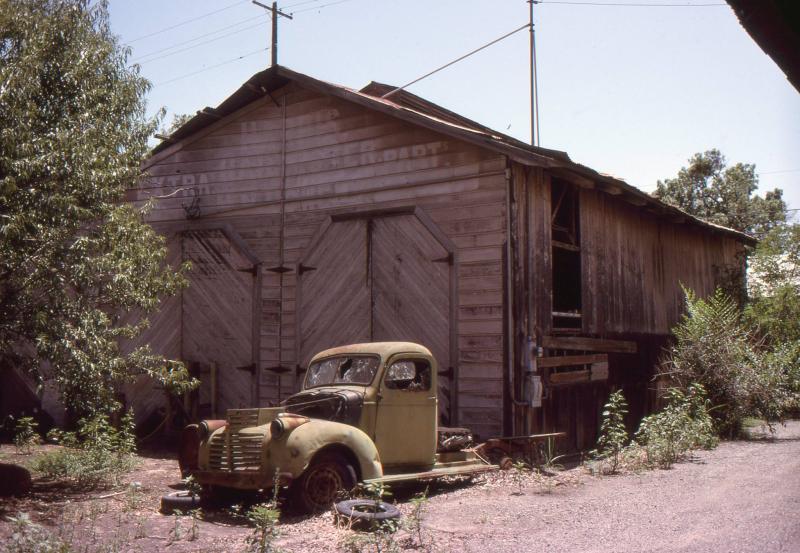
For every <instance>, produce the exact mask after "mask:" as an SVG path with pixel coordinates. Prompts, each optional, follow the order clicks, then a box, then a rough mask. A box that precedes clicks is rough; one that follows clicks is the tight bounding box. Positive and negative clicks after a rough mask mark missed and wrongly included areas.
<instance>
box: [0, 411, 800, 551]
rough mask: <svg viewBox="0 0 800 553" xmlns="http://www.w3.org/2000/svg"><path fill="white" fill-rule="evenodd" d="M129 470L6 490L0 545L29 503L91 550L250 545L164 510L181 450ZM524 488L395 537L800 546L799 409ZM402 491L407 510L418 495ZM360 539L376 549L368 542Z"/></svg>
mask: <svg viewBox="0 0 800 553" xmlns="http://www.w3.org/2000/svg"><path fill="white" fill-rule="evenodd" d="M0 457H6V458H10V459H11V460H12V461H15V462H24V459H25V458H24V457H22V456H19V455H15V454H13V453H11V448H10V447H9V446H3V447H0ZM128 479H129V480H130V481H138V482H141V483H142V485H143V491H144V495H143V496H141V497H139V498H138V499H136V501H133V500H134V499H135V498H133V497H130V496H129V495H128V494H127V493H126V492H124V491H123V492H117V493H111V494H104V493H102V492H90V493H77V494H76V493H72V494H69V493H67V492H66V491H62V490H60V489H59V488H57V487H56V488H51V487H49V486H47V485H46V484H45V483H42V484H37V485H35V487H34V494H33V495H32V496H31V497H29V498H24V499H20V500H6V501H5V502H4V501H2V500H0V551H2V550H4V549H5V548H4V547H3V544H4V543H3V542H4V541H5V540H7V539H8V537H9V534H10V531H11V528H10V525H9V523H8V522H7V521H5V520H3V519H4V518H5V517H6V516H10V515H13V514H15V513H17V512H28V513H30V514H31V516H32V518H33V519H34V520H35V521H37V522H39V523H40V524H42V525H43V526H44V527H45V528H46V529H48V531H50V532H54V533H59V534H60V535H63V534H64V533H65V531H66V533H67V534H70V535H71V536H72V538H73V539H74V540H75V541H76V542H77V544H81V547H79V548H76V550H81V551H89V552H92V553H95V552H98V551H114V552H119V553H122V552H126V553H128V552H146V551H148V552H149V551H169V552H170V553H184V552H196V551H203V552H224V551H229V552H241V551H244V550H245V546H246V544H245V540H246V539H247V536H248V535H249V534H250V533H251V531H252V530H251V528H249V527H248V526H247V525H246V524H245V523H244V522H243V521H241V520H237V519H232V518H231V517H230V516H226V514H225V512H223V511H209V512H206V513H204V514H203V518H202V520H199V521H198V522H197V524H198V528H197V530H198V532H197V536H196V539H194V540H192V539H191V538H189V537H187V530H188V528H189V525H190V523H189V519H188V518H185V519H184V520H183V521H178V519H176V518H174V517H168V516H163V515H160V514H159V513H158V503H159V498H160V496H161V495H162V494H164V493H167V492H169V491H172V490H171V486H174V485H175V484H176V483H177V482H178V470H177V463H176V462H175V461H174V460H172V459H168V458H164V457H163V456H158V455H154V456H150V457H144V458H142V462H141V464H140V466H139V468H138V469H137V470H136V471H135V472H133V473H131V474H130V475H129V477H128ZM521 491H522V493H521V494H520V493H519V492H520V486H519V482H518V481H516V480H515V472H514V471H509V472H504V473H495V474H492V475H488V476H486V477H483V478H482V479H481V480H480V481H478V482H476V483H474V484H472V485H460V486H454V485H450V486H449V487H447V486H444V487H440V488H439V489H437V490H433V491H432V493H431V497H430V499H429V502H428V504H427V508H426V511H425V514H424V516H423V518H422V520H423V528H424V532H423V535H424V539H425V547H424V548H419V547H416V548H415V547H413V546H412V545H411V544H410V543H409V539H408V538H409V535H408V534H404V533H403V532H402V531H401V532H398V533H397V534H396V535H394V537H393V538H392V539H393V542H394V543H393V545H394V546H396V548H397V549H396V550H400V551H403V550H408V551H419V550H424V551H437V552H450V551H467V552H476V553H507V552H525V551H532V552H560V551H564V552H637V553H638V552H667V551H675V552H679V551H681V552H684V551H685V552H688V551H691V552H757V553H772V552H797V553H800V421H792V422H790V423H789V424H788V425H787V426H785V427H778V429H777V434H776V436H775V439H772V440H760V441H739V442H725V443H722V444H721V445H720V446H719V447H718V448H717V449H716V450H714V451H703V452H699V453H697V454H696V456H695V457H694V458H693V459H692V460H690V461H687V462H683V463H680V464H678V465H675V466H674V467H673V468H672V469H670V470H655V471H648V472H643V473H641V474H629V475H624V476H605V477H593V476H590V475H589V474H588V473H587V471H586V470H585V469H582V468H575V469H572V470H568V471H564V472H561V473H559V474H558V476H556V477H553V478H545V479H541V478H540V479H538V480H536V479H533V478H530V477H529V478H528V479H526V480H525V481H523V482H522V489H521ZM120 494H123V495H120ZM407 498H408V495H406V496H405V499H407ZM399 499H400V500H401V501H400V504H399V506H400V509H401V510H402V511H403V513H404V514H406V515H408V513H409V512H410V511H411V509H412V505H411V504H410V503H409V502H408V501H404V500H403V499H404V496H402V495H399ZM68 512H73V517H72V518H73V519H74V518H75V517H74V513H76V512H77V513H78V514H80V513H83V514H81V515H80V516H79V518H78V521H77V522H78V525H77V526H72V523H67V522H66V521H65V516H66V513H68ZM87 512H88V513H89V515H87V514H86V513H87ZM87 517H88V518H87ZM87 520H88V521H89V522H87ZM406 520H408V517H407V516H406ZM81 521H83V522H81ZM179 523H180V525H181V527H182V528H183V531H182V537H181V538H178V539H177V540H176V539H174V538H175V531H176V529H177V524H179ZM280 531H281V537H280V539H279V541H278V545H279V546H280V547H282V549H283V550H284V551H291V552H323V551H353V550H354V549H353V548H351V547H348V546H347V543H348V541H350V540H352V539H353V538H354V537H356V536H357V534H355V533H354V532H352V531H349V530H346V529H341V528H337V527H336V526H335V525H334V521H333V515H332V514H331V513H325V514H322V515H318V516H315V517H306V518H299V517H285V518H283V519H282V521H281V525H280ZM73 543H75V542H73ZM384 545H385V544H384ZM355 550H360V551H365V552H366V551H375V549H374V547H373V546H371V545H370V544H362V545H361V546H360V549H358V548H356V549H355ZM382 551H385V550H382Z"/></svg>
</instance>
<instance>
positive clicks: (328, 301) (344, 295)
mask: <svg viewBox="0 0 800 553" xmlns="http://www.w3.org/2000/svg"><path fill="white" fill-rule="evenodd" d="M367 227H368V225H367V221H365V220H363V219H361V220H358V219H356V220H351V221H340V222H336V223H333V224H331V225H330V226H328V227H327V229H326V230H325V231H324V234H323V235H322V237H321V239H320V240H319V241H317V242H316V243H315V244H314V245H312V247H311V249H310V250H309V251H308V253H307V254H306V256H305V258H304V259H303V262H302V263H301V264H300V266H299V268H298V274H299V279H298V280H299V283H300V286H299V290H298V296H299V297H298V298H297V301H298V307H299V309H298V311H299V313H300V318H299V336H300V355H299V361H300V366H301V367H303V368H305V367H307V366H308V362H309V361H310V360H311V358H312V357H313V356H314V354H316V353H318V352H320V351H322V350H325V349H328V348H332V347H336V346H341V345H345V344H353V343H359V342H368V341H369V324H370V315H369V304H370V298H369V286H368V281H367V278H368V275H367V238H368V237H367Z"/></svg>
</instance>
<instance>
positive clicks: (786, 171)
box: [756, 169, 800, 175]
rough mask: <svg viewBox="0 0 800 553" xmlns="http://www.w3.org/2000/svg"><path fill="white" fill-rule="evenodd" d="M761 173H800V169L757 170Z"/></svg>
mask: <svg viewBox="0 0 800 553" xmlns="http://www.w3.org/2000/svg"><path fill="white" fill-rule="evenodd" d="M756 172H757V173H758V174H759V175H777V174H778V173H800V169H781V170H780V171H756Z"/></svg>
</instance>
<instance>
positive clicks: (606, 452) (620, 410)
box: [592, 390, 628, 474]
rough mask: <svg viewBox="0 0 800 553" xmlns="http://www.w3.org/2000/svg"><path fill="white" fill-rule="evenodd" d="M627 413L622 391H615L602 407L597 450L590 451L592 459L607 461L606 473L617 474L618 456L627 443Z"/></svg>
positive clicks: (626, 404)
mask: <svg viewBox="0 0 800 553" xmlns="http://www.w3.org/2000/svg"><path fill="white" fill-rule="evenodd" d="M627 413H628V403H627V402H626V401H625V396H624V395H623V393H622V390H617V391H616V392H614V393H612V394H611V395H610V396H609V398H608V402H607V403H606V404H605V406H604V407H603V420H602V423H601V424H600V437H599V438H598V439H597V449H595V450H594V451H592V456H593V457H595V458H599V459H604V460H607V461H608V463H609V467H608V472H610V473H612V474H613V473H615V472H617V468H618V467H619V463H620V454H621V453H622V451H623V449H624V448H625V445H626V444H627V443H628V431H627V429H626V428H625V415H626V414H627Z"/></svg>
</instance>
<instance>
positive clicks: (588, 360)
mask: <svg viewBox="0 0 800 553" xmlns="http://www.w3.org/2000/svg"><path fill="white" fill-rule="evenodd" d="M592 363H608V355H607V354H605V353H597V354H593V355H556V356H552V357H537V358H536V366H537V367H539V368H541V369H547V368H551V367H570V366H572V365H590V364H592Z"/></svg>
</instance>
